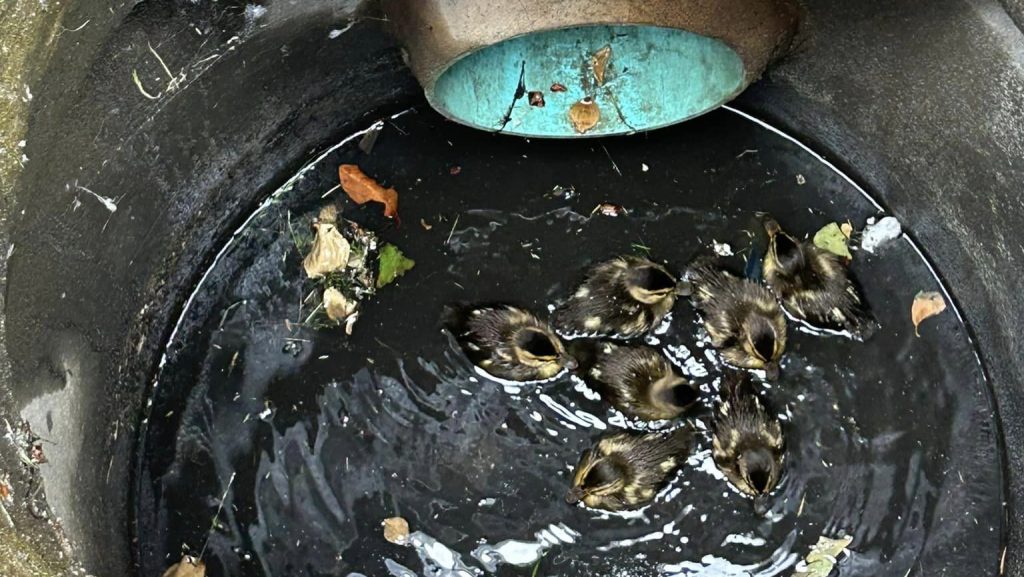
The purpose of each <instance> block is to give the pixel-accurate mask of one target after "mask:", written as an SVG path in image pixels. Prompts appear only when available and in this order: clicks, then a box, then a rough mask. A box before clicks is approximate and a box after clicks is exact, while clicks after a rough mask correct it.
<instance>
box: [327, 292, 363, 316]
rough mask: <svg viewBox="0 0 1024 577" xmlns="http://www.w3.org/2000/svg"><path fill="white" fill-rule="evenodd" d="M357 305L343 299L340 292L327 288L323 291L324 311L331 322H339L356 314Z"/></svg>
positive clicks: (343, 296)
mask: <svg viewBox="0 0 1024 577" xmlns="http://www.w3.org/2000/svg"><path fill="white" fill-rule="evenodd" d="M356 306H357V303H356V302H355V301H350V300H349V299H347V298H345V295H343V294H342V293H341V291H340V290H338V289H336V288H334V287H327V289H325V290H324V310H326V311H327V317H328V318H330V319H331V320H332V321H335V322H341V321H343V320H345V319H347V318H348V317H349V316H350V315H351V314H352V313H354V312H356Z"/></svg>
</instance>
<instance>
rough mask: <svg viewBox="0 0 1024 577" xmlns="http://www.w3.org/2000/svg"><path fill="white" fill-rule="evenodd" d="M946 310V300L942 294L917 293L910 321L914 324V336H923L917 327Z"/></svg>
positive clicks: (911, 308)
mask: <svg viewBox="0 0 1024 577" xmlns="http://www.w3.org/2000/svg"><path fill="white" fill-rule="evenodd" d="M944 310H946V299H944V298H942V295H941V294H939V293H937V292H924V291H921V292H919V293H917V296H915V297H914V304H913V306H911V307H910V320H911V321H913V322H914V334H915V335H917V336H921V334H920V333H918V332H917V327H918V326H919V325H920V324H921V322H922V321H924V320H925V319H926V318H928V317H933V316H935V315H937V314H939V313H941V312H942V311H944Z"/></svg>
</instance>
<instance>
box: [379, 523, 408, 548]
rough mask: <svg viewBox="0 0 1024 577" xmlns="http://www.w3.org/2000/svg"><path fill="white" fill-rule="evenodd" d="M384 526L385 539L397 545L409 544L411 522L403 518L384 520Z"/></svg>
mask: <svg viewBox="0 0 1024 577" xmlns="http://www.w3.org/2000/svg"><path fill="white" fill-rule="evenodd" d="M381 525H383V526H384V539H385V540H386V541H387V542H388V543H394V544H395V545H405V544H407V543H408V542H409V522H408V521H406V520H405V519H403V518H401V517H391V518H388V519H384V522H383V523H381Z"/></svg>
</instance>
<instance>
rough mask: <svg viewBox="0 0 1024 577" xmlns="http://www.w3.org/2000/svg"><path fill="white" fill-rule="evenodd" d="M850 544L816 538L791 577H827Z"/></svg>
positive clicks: (847, 539) (848, 540) (846, 539)
mask: <svg viewBox="0 0 1024 577" xmlns="http://www.w3.org/2000/svg"><path fill="white" fill-rule="evenodd" d="M837 228H838V227H837ZM815 244H817V243H815ZM852 542H853V537H840V538H838V539H829V538H828V537H818V543H817V544H815V545H814V547H811V552H810V553H808V554H807V557H806V558H805V559H804V566H803V567H797V569H796V572H794V573H793V577H828V575H829V573H831V572H832V568H833V567H835V566H836V562H837V560H838V557H839V556H840V555H842V554H843V553H845V552H846V548H847V547H848V546H849V545H850V543H852Z"/></svg>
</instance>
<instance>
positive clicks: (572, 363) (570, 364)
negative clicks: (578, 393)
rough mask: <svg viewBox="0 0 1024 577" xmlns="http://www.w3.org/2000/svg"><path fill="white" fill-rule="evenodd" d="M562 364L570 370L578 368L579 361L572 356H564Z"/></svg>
mask: <svg viewBox="0 0 1024 577" xmlns="http://www.w3.org/2000/svg"><path fill="white" fill-rule="evenodd" d="M562 366H563V367H565V368H567V369H569V370H570V371H575V370H576V369H577V368H579V366H580V363H579V361H577V360H576V359H574V358H572V357H565V358H564V359H562Z"/></svg>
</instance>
